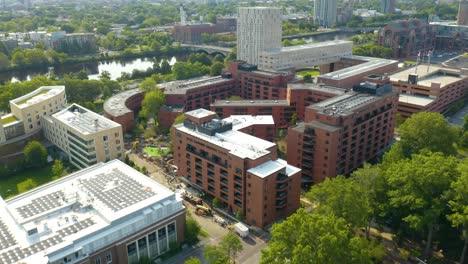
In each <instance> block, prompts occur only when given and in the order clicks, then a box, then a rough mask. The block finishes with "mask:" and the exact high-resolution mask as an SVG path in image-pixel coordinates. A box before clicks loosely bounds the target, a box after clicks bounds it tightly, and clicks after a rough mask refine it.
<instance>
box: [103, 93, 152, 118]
mask: <svg viewBox="0 0 468 264" xmlns="http://www.w3.org/2000/svg"><path fill="white" fill-rule="evenodd" d="M139 94H143V92H142V91H140V89H132V90H128V91H125V92H122V93H119V94H116V95H114V96H112V97H111V98H109V99H108V100H107V101H106V102H105V103H104V111H106V113H109V114H112V115H122V114H126V113H130V112H133V111H132V110H130V109H128V107H127V106H126V105H125V104H126V102H127V100H128V99H129V98H131V97H132V96H135V95H139Z"/></svg>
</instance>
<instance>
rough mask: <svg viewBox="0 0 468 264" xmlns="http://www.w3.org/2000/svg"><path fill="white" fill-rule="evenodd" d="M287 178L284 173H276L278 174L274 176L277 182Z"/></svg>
mask: <svg viewBox="0 0 468 264" xmlns="http://www.w3.org/2000/svg"><path fill="white" fill-rule="evenodd" d="M288 178H289V176H288V175H287V174H285V173H281V172H280V173H278V176H276V181H278V182H283V181H287V180H288Z"/></svg>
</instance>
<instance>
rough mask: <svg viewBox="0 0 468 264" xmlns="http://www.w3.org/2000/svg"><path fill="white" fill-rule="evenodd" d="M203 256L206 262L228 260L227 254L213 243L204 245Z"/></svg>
mask: <svg viewBox="0 0 468 264" xmlns="http://www.w3.org/2000/svg"><path fill="white" fill-rule="evenodd" d="M203 256H204V257H205V259H206V263H207V264H226V263H228V262H229V258H228V256H227V255H226V254H225V253H224V252H223V251H222V250H221V249H220V248H219V247H218V246H214V245H207V246H205V248H204V249H203Z"/></svg>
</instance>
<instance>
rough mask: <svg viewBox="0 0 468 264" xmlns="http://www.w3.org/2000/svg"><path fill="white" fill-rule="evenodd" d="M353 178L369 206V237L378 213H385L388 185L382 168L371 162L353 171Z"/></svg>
mask: <svg viewBox="0 0 468 264" xmlns="http://www.w3.org/2000/svg"><path fill="white" fill-rule="evenodd" d="M351 180H352V181H355V182H356V183H357V185H358V186H360V187H361V191H362V192H361V193H359V196H362V198H364V199H365V200H366V203H367V204H368V205H369V206H368V210H369V211H368V212H367V214H366V215H367V225H366V228H365V230H366V238H367V239H369V233H370V225H371V223H372V221H373V220H374V218H375V217H376V216H377V215H381V214H383V212H384V211H385V208H386V207H385V206H386V205H387V196H386V192H387V186H386V183H385V179H384V177H383V176H382V173H381V170H380V168H379V167H378V166H372V165H370V164H367V163H366V164H364V167H363V168H360V169H358V170H356V171H354V172H353V174H352V175H351Z"/></svg>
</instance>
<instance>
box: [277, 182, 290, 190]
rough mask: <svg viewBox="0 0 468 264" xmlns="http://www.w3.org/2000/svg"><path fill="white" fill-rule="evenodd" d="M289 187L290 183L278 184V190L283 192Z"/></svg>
mask: <svg viewBox="0 0 468 264" xmlns="http://www.w3.org/2000/svg"><path fill="white" fill-rule="evenodd" d="M287 187H288V183H280V184H276V189H277V190H283V189H286V188H287Z"/></svg>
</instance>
